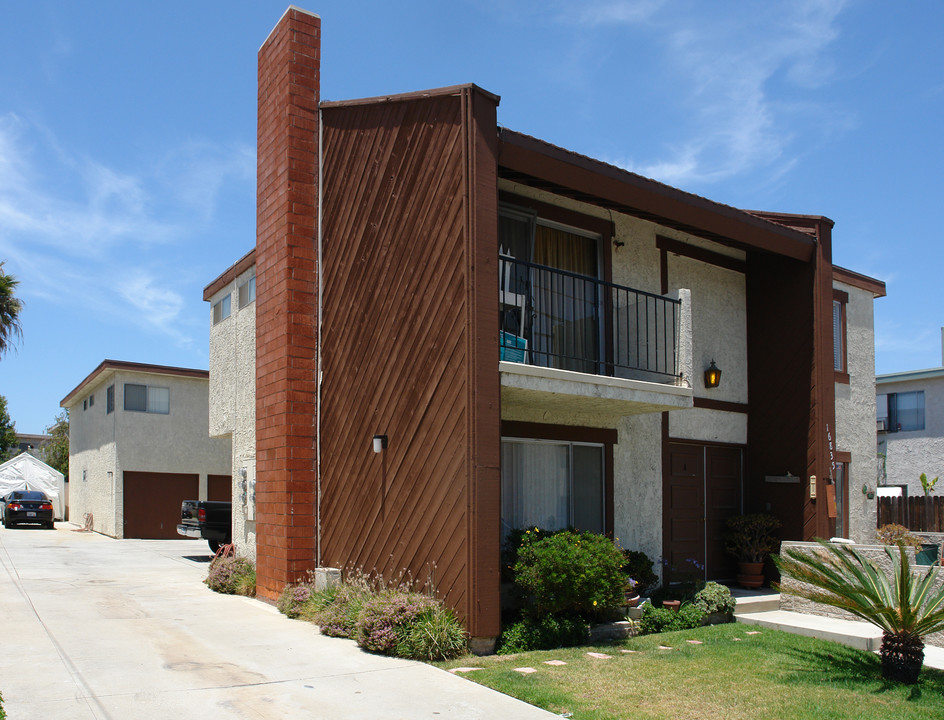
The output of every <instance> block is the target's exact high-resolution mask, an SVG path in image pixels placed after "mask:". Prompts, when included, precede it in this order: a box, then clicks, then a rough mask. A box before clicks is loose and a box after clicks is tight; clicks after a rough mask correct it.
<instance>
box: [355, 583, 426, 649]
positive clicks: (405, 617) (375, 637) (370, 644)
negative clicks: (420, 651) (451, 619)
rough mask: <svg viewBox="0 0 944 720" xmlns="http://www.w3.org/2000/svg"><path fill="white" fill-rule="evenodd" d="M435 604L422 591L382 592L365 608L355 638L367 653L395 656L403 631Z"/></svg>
mask: <svg viewBox="0 0 944 720" xmlns="http://www.w3.org/2000/svg"><path fill="white" fill-rule="evenodd" d="M435 604H436V601H435V600H434V599H433V598H431V597H429V596H428V595H422V594H421V593H418V592H411V591H406V590H400V589H396V590H385V591H382V592H381V593H379V594H378V595H375V596H373V597H371V598H369V599H368V600H367V601H366V602H365V603H364V604H363V605H362V606H361V611H360V614H359V615H358V617H357V623H356V624H355V627H354V632H355V634H354V638H355V639H356V640H357V644H358V645H360V646H361V647H362V648H364V649H365V650H372V651H373V652H379V653H385V654H387V655H393V654H395V651H396V649H397V644H398V643H399V641H400V637H399V629H400V628H401V627H404V626H406V625H410V624H411V623H412V622H413V621H414V620H415V619H416V618H417V617H418V616H419V615H420V614H421V613H423V612H425V611H426V610H429V609H430V608H431V607H433V606H434V605H435Z"/></svg>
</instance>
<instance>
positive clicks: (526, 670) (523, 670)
mask: <svg viewBox="0 0 944 720" xmlns="http://www.w3.org/2000/svg"><path fill="white" fill-rule="evenodd" d="M515 672H520V673H521V674H522V675H529V674H530V673H534V672H537V670H535V669H534V668H533V667H520V668H515Z"/></svg>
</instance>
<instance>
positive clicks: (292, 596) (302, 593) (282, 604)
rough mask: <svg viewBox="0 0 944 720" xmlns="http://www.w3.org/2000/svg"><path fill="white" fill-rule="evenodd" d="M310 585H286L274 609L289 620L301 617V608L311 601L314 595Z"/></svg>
mask: <svg viewBox="0 0 944 720" xmlns="http://www.w3.org/2000/svg"><path fill="white" fill-rule="evenodd" d="M314 594H315V593H314V591H313V590H312V588H311V586H310V585H307V584H305V583H300V584H298V585H286V586H285V589H284V590H283V591H282V594H281V595H279V600H278V602H277V603H276V607H277V608H278V609H279V612H280V613H282V614H283V615H285V616H286V617H290V618H297V617H298V616H299V615H301V612H302V608H303V606H304V605H305V604H306V603H307V602H308V601H309V600H311V598H312V596H313V595H314Z"/></svg>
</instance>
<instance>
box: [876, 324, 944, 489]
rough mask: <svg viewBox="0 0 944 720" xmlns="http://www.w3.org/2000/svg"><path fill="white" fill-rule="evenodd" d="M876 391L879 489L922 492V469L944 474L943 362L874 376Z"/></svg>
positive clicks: (933, 474) (943, 338) (931, 475)
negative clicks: (880, 486) (935, 366)
mask: <svg viewBox="0 0 944 720" xmlns="http://www.w3.org/2000/svg"><path fill="white" fill-rule="evenodd" d="M941 342H942V347H944V329H942V331H941ZM942 362H944V353H942ZM875 392H876V421H877V425H878V454H879V462H880V466H879V469H880V474H881V477H880V482H882V483H883V484H884V485H886V486H887V488H886V489H884V492H885V494H893V495H898V496H901V497H911V496H916V495H917V496H921V495H923V494H924V490H923V488H922V487H921V481H920V477H921V473H925V474H926V475H927V476H928V477H929V478H935V477H939V476H942V475H944V366H942V367H937V368H927V369H924V370H905V371H903V372H897V373H887V374H884V375H878V376H876V378H875ZM935 490H936V491H939V488H936V489H935Z"/></svg>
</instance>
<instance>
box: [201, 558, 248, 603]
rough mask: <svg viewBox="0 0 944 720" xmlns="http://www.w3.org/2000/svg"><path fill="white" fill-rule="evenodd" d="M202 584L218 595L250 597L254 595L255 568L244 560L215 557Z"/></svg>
mask: <svg viewBox="0 0 944 720" xmlns="http://www.w3.org/2000/svg"><path fill="white" fill-rule="evenodd" d="M203 582H205V583H206V585H207V587H208V588H210V589H211V590H214V591H216V592H218V593H223V594H225V595H246V596H248V597H252V596H254V595H255V594H256V568H255V566H254V565H253V564H252V563H251V562H250V561H249V560H247V559H246V558H242V557H232V556H228V557H217V558H214V559H213V562H211V563H210V569H209V572H208V573H207V577H206V580H204V581H203Z"/></svg>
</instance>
